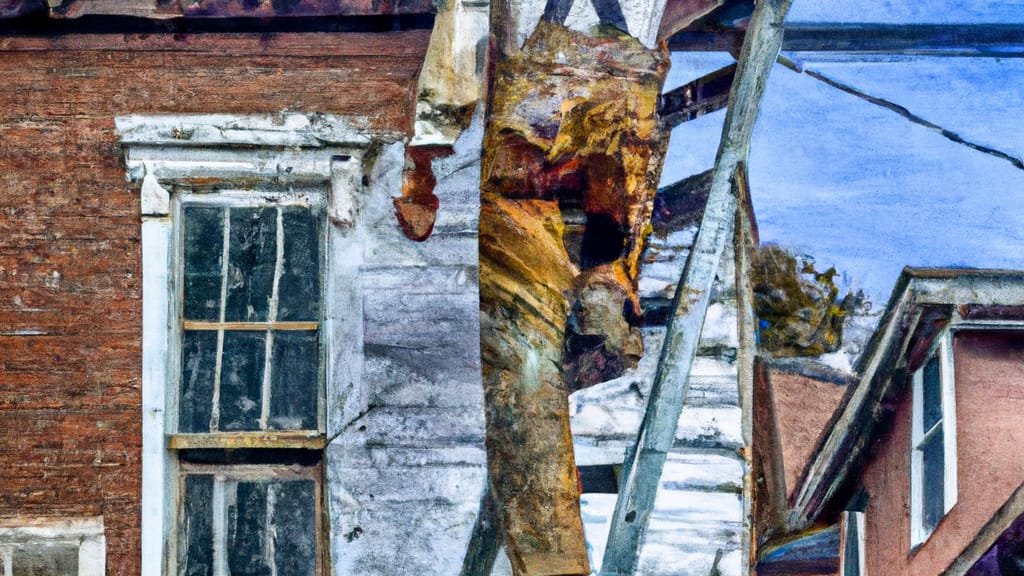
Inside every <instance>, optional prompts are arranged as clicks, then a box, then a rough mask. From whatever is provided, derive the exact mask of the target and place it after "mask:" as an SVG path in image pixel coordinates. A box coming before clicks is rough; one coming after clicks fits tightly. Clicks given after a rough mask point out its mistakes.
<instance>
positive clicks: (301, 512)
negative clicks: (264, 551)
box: [271, 480, 316, 576]
mask: <svg viewBox="0 0 1024 576" xmlns="http://www.w3.org/2000/svg"><path fill="white" fill-rule="evenodd" d="M271 490H272V491H273V492H274V496H275V498H274V501H275V502H274V516H273V520H272V522H273V524H274V529H275V530H274V534H276V539H275V540H274V562H275V563H276V564H277V574H278V576H313V575H314V573H315V572H316V506H315V502H316V493H315V490H316V484H315V483H314V482H313V481H312V480H294V481H290V482H277V483H275V484H273V485H272V486H271Z"/></svg>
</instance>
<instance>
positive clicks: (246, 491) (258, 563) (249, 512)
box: [227, 482, 272, 576]
mask: <svg viewBox="0 0 1024 576" xmlns="http://www.w3.org/2000/svg"><path fill="white" fill-rule="evenodd" d="M266 544H267V485H266V484H265V483H262V482H239V483H238V484H237V485H236V491H235V504H234V505H230V504H229V505H228V545H227V553H228V567H229V572H230V573H231V574H232V576H242V575H252V576H264V575H269V574H271V573H272V571H271V567H270V566H269V565H268V562H269V558H267V557H266V553H265V548H266Z"/></svg>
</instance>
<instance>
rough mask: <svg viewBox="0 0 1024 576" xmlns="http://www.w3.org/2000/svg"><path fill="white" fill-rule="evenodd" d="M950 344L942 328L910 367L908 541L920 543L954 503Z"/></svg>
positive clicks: (952, 395)
mask: <svg viewBox="0 0 1024 576" xmlns="http://www.w3.org/2000/svg"><path fill="white" fill-rule="evenodd" d="M955 402H956V400H955V389H954V381H953V344H952V336H951V335H950V333H949V332H948V331H947V332H945V333H944V334H943V335H942V336H940V337H939V338H937V339H936V343H935V345H934V346H933V349H932V351H931V352H930V353H929V355H928V357H927V358H926V359H925V361H924V364H922V365H921V367H920V368H918V369H917V370H916V371H915V372H914V376H913V419H912V425H911V442H912V446H913V448H912V453H911V479H910V481H911V491H910V499H911V506H910V510H911V513H910V515H911V546H917V545H919V544H921V543H923V542H924V541H925V540H927V539H928V537H929V536H930V535H931V534H932V532H933V531H934V530H935V528H936V526H938V524H939V522H940V521H941V520H942V518H943V517H944V516H945V515H946V513H947V512H949V510H950V509H951V508H952V507H953V505H954V504H956V499H957V486H956V484H957V479H956V404H955Z"/></svg>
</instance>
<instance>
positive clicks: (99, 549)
mask: <svg viewBox="0 0 1024 576" xmlns="http://www.w3.org/2000/svg"><path fill="white" fill-rule="evenodd" d="M103 532H104V531H103V517H102V516H92V517H86V518H2V519H0V575H2V576H12V571H13V570H12V566H13V555H12V552H13V551H14V550H16V549H17V548H19V547H23V546H24V547H36V546H47V545H57V544H60V545H67V546H74V547H77V548H78V574H77V576H105V575H106V569H107V568H106V565H107V540H106V537H105V536H104V534H103Z"/></svg>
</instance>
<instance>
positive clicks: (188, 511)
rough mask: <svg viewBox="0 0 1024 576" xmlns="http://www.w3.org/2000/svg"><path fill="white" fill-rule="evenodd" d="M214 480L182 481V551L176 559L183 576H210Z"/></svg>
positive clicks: (195, 477)
mask: <svg viewBox="0 0 1024 576" xmlns="http://www.w3.org/2000/svg"><path fill="white" fill-rule="evenodd" d="M212 500H213V476H211V475H205V474H203V475H192V476H188V477H186V478H185V497H184V501H183V502H182V507H183V508H184V512H183V514H182V519H181V522H180V531H181V532H180V537H181V540H180V541H181V542H182V543H184V550H183V551H182V552H181V556H180V557H179V558H178V573H179V574H181V575H182V576H212V574H213V507H212Z"/></svg>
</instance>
